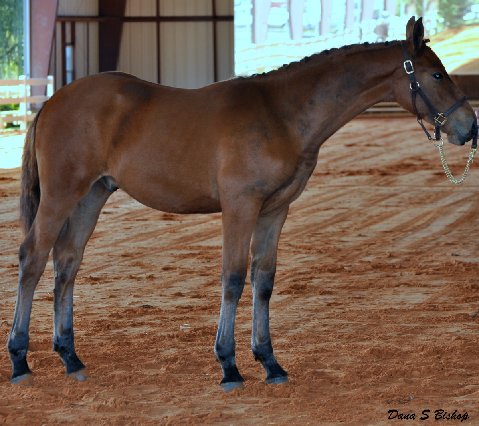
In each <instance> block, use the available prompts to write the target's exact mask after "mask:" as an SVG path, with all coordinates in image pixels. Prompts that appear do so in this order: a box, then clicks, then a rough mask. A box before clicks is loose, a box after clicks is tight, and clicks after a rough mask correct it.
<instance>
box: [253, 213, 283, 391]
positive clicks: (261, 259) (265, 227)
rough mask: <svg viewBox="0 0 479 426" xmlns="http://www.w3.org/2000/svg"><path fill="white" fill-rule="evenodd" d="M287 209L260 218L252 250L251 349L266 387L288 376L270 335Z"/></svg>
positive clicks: (280, 381)
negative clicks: (271, 300)
mask: <svg viewBox="0 0 479 426" xmlns="http://www.w3.org/2000/svg"><path fill="white" fill-rule="evenodd" d="M287 214H288V209H287V208H286V209H284V210H281V211H279V212H275V213H274V214H269V215H265V216H260V217H259V218H258V222H257V225H256V229H255V231H254V234H253V243H252V246H251V252H252V253H251V254H252V264H251V284H252V290H253V329H252V335H251V349H252V351H253V355H254V357H255V359H256V360H257V361H260V362H261V364H262V365H263V367H264V369H265V370H266V383H283V382H286V381H287V380H288V373H286V371H284V370H283V369H282V368H281V366H280V365H279V364H278V362H277V361H276V358H275V356H274V354H273V345H272V343H271V336H270V333H269V300H270V298H271V294H272V292H273V285H274V275H275V272H276V254H277V250H278V241H279V236H280V234H281V229H282V228H283V224H284V222H285V220H286V216H287Z"/></svg>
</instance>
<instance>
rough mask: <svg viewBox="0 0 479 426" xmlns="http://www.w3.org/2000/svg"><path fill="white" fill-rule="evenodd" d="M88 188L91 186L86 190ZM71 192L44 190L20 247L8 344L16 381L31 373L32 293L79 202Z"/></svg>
mask: <svg viewBox="0 0 479 426" xmlns="http://www.w3.org/2000/svg"><path fill="white" fill-rule="evenodd" d="M87 190H88V187H87V188H86V189H85V192H86V191H87ZM72 192H73V191H70V194H69V193H67V192H65V193H62V194H59V195H58V196H57V197H55V198H53V197H51V196H50V195H49V193H48V191H44V192H43V193H42V198H41V201H40V205H39V207H38V211H37V214H36V217H35V220H34V222H33V225H32V227H31V229H30V230H29V232H28V234H27V236H26V237H25V240H24V241H23V243H22V244H21V246H20V252H19V280H18V293H17V302H16V305H15V313H14V317H13V325H12V330H11V332H10V335H9V338H8V344H7V347H8V351H9V353H10V359H11V361H12V366H13V373H12V382H13V383H19V382H21V381H23V380H24V379H26V378H28V376H29V375H30V373H31V372H30V369H29V367H28V363H27V351H28V340H29V337H28V329H29V325H30V314H31V309H32V301H33V294H34V292H35V288H36V286H37V284H38V281H39V279H40V277H41V275H42V273H43V271H44V269H45V265H46V263H47V260H48V255H49V253H50V250H51V249H52V247H53V245H54V243H55V240H56V239H57V237H58V235H59V233H60V230H61V229H62V226H63V224H64V223H65V220H66V218H67V217H68V216H69V214H70V213H71V211H72V209H73V207H74V206H75V204H76V203H77V202H78V200H77V199H76V198H75V197H78V198H81V195H80V194H81V191H78V192H74V193H73V194H72ZM74 194H76V195H74Z"/></svg>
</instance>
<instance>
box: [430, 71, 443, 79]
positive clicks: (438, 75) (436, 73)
mask: <svg viewBox="0 0 479 426" xmlns="http://www.w3.org/2000/svg"><path fill="white" fill-rule="evenodd" d="M432 76H433V77H434V78H435V79H436V80H441V79H442V77H443V75H442V74H441V73H440V72H435V73H434V74H433V75H432Z"/></svg>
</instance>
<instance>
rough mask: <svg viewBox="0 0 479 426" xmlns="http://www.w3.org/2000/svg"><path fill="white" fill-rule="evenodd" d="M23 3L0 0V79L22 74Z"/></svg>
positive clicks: (17, 0) (15, 0)
mask: <svg viewBox="0 0 479 426" xmlns="http://www.w3.org/2000/svg"><path fill="white" fill-rule="evenodd" d="M23 51H24V41H23V1H22V0H0V78H2V79H6V78H17V77H18V76H19V75H20V74H23V56H24V54H23Z"/></svg>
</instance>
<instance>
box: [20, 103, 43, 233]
mask: <svg viewBox="0 0 479 426" xmlns="http://www.w3.org/2000/svg"><path fill="white" fill-rule="evenodd" d="M41 111H42V110H40V111H38V113H37V116H36V117H35V120H34V121H33V123H32V124H31V125H30V127H29V129H28V132H27V136H26V137H25V145H24V147H23V158H22V188H21V192H20V220H21V222H22V225H23V232H24V233H25V235H26V234H28V231H30V228H31V227H32V224H33V221H34V219H35V216H36V215H37V210H38V205H39V204H40V179H39V178H38V165H37V156H36V150H35V128H36V126H37V121H38V117H39V116H40V112H41Z"/></svg>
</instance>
